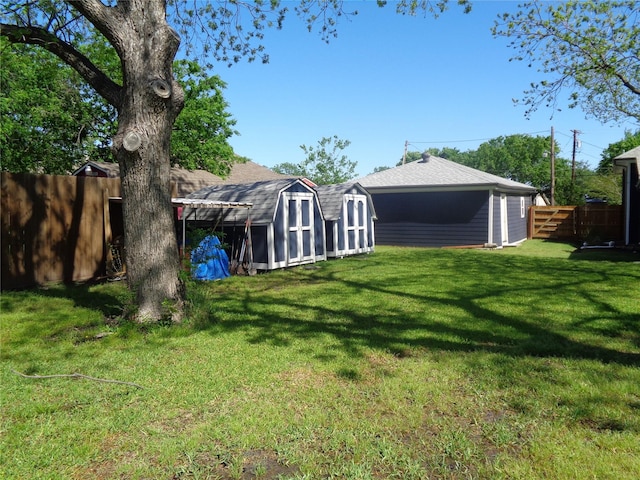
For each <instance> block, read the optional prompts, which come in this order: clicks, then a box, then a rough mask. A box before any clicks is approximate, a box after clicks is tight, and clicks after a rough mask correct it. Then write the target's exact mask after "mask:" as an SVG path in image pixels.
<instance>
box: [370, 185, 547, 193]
mask: <svg viewBox="0 0 640 480" xmlns="http://www.w3.org/2000/svg"><path fill="white" fill-rule="evenodd" d="M365 188H366V189H367V190H368V191H369V192H370V193H427V192H460V191H464V192H469V191H498V192H504V193H519V194H534V193H536V192H537V190H536V188H534V187H529V188H523V187H512V186H508V185H502V184H499V183H493V184H486V183H485V184H450V185H389V186H367V187H365Z"/></svg>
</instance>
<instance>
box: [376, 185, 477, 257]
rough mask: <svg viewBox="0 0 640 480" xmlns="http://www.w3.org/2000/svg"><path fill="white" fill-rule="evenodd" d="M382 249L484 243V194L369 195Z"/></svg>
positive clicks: (422, 193) (473, 192)
mask: <svg viewBox="0 0 640 480" xmlns="http://www.w3.org/2000/svg"><path fill="white" fill-rule="evenodd" d="M372 197H373V203H374V205H375V207H376V215H377V217H378V224H377V226H376V242H377V243H379V244H382V245H402V246H424V247H443V246H454V245H456V246H457V245H482V244H484V243H486V242H487V228H488V225H489V195H488V192H487V191H468V192H404V193H402V192H401V193H373V194H372Z"/></svg>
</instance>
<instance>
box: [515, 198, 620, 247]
mask: <svg viewBox="0 0 640 480" xmlns="http://www.w3.org/2000/svg"><path fill="white" fill-rule="evenodd" d="M528 230H529V231H528V236H529V238H546V239H558V240H579V241H586V242H589V243H600V242H605V241H621V240H623V239H624V209H623V207H622V206H621V205H604V204H586V205H580V206H562V207H560V206H543V207H541V206H532V207H530V208H529V229H528Z"/></svg>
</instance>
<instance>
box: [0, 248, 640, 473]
mask: <svg viewBox="0 0 640 480" xmlns="http://www.w3.org/2000/svg"><path fill="white" fill-rule="evenodd" d="M128 298H129V297H128V294H127V292H126V291H125V289H124V286H123V285H122V284H120V283H109V284H103V285H93V286H87V285H80V286H74V287H64V286H51V287H49V288H46V289H38V290H33V291H26V292H3V293H2V297H1V328H0V332H1V351H0V353H1V362H2V363H1V368H0V375H1V376H0V382H1V389H2V390H1V402H2V410H1V411H2V413H1V415H2V417H1V422H2V423H1V437H0V438H1V440H0V441H1V442H2V443H1V450H0V477H1V478H7V479H26V478H29V479H33V478H43V479H56V478H60V479H91V478H101V479H102V478H104V479H108V478H118V479H134V478H135V479H138V478H139V479H200V478H212V479H216V478H218V479H254V478H257V479H275V478H283V479H284V478H296V479H326V478H335V479H388V478H397V479H427V478H441V479H468V478H479V479H486V478H490V479H500V478H504V479H582V478H585V479H586V478H597V479H608V478H610V479H616V480H619V479H637V478H640V256H637V255H636V256H634V255H633V254H625V253H621V252H617V251H589V252H582V253H576V252H574V249H573V248H572V247H571V246H570V245H565V244H558V243H547V242H542V241H529V242H526V243H525V244H524V245H522V246H521V247H518V248H510V249H505V250H493V251H489V250H487V251H485V250H445V249H419V248H391V247H378V248H377V250H376V253H374V254H371V255H365V256H357V257H350V258H345V259H342V260H332V261H328V262H322V263H318V264H315V265H311V266H308V267H300V268H292V269H287V270H281V271H275V272H271V273H267V274H261V275H257V276H254V277H233V278H230V279H226V280H223V281H218V282H212V283H202V284H197V285H196V284H194V285H191V286H190V288H189V300H190V302H191V308H190V313H189V320H188V321H186V322H185V323H184V324H183V325H180V326H153V327H151V326H138V325H132V324H130V323H127V322H124V321H122V320H120V319H119V315H120V313H121V312H122V310H123V308H124V307H126V306H127V305H128V303H129V300H128ZM16 372H17V373H21V374H24V375H31V376H47V375H60V374H73V373H79V374H82V375H87V376H91V377H95V378H100V379H109V380H117V381H122V382H130V383H135V384H137V385H140V386H141V387H143V388H138V387H136V386H135V385H125V384H117V383H104V382H99V381H96V380H91V379H85V378H69V377H56V378H46V379H38V378H25V377H23V376H20V375H18V374H17V373H16Z"/></svg>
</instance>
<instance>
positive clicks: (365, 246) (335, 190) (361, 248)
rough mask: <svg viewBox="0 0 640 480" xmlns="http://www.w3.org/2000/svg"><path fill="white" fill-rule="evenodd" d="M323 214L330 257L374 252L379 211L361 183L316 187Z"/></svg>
mask: <svg viewBox="0 0 640 480" xmlns="http://www.w3.org/2000/svg"><path fill="white" fill-rule="evenodd" d="M314 188H315V190H316V192H318V197H319V198H320V205H321V206H322V213H323V214H324V224H325V235H326V239H327V244H326V246H327V256H328V257H344V256H347V255H356V254H359V253H370V252H373V250H374V246H375V232H374V225H373V221H374V220H375V218H376V212H375V210H374V208H373V201H372V199H371V195H369V192H367V190H365V189H364V188H363V187H362V185H360V184H359V183H341V184H339V185H319V186H316V187H314Z"/></svg>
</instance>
